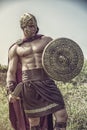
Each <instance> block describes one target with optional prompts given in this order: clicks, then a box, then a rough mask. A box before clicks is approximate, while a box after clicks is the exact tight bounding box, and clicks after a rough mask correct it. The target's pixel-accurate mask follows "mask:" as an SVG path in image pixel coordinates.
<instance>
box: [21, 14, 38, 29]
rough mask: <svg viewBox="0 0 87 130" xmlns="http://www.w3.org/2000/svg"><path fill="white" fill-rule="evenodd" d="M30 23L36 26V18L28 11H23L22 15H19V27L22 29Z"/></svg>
mask: <svg viewBox="0 0 87 130" xmlns="http://www.w3.org/2000/svg"><path fill="white" fill-rule="evenodd" d="M32 24H33V25H36V26H37V20H36V18H35V16H34V15H32V14H30V13H24V15H23V16H21V19H20V26H21V28H22V29H23V28H24V27H26V26H27V25H32Z"/></svg>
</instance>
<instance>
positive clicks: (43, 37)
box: [41, 36, 53, 43]
mask: <svg viewBox="0 0 87 130" xmlns="http://www.w3.org/2000/svg"><path fill="white" fill-rule="evenodd" d="M41 39H42V40H43V41H44V42H46V43H49V42H50V41H52V40H53V39H52V38H51V37H49V36H42V38H41Z"/></svg>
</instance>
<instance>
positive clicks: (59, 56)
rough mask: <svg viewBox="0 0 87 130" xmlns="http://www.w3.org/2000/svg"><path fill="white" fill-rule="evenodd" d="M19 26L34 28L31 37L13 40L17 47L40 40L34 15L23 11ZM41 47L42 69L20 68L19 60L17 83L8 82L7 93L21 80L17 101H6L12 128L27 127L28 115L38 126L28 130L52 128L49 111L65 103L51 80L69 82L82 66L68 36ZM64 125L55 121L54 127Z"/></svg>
mask: <svg viewBox="0 0 87 130" xmlns="http://www.w3.org/2000/svg"><path fill="white" fill-rule="evenodd" d="M20 25H21V28H22V29H24V28H25V27H27V26H28V25H29V26H32V25H34V26H35V27H36V28H37V31H36V35H35V36H34V37H32V38H26V39H21V40H19V41H17V42H16V43H15V44H17V45H18V46H21V45H22V44H24V43H25V42H28V43H29V42H31V41H33V40H36V39H40V38H41V37H42V36H43V35H37V32H38V30H39V28H38V26H37V21H36V18H35V17H34V16H33V15H32V14H29V13H26V14H24V16H23V17H22V18H21V20H20ZM27 31H28V30H27ZM13 45H14V44H13ZM44 50H45V51H44V53H43V56H42V64H43V59H44V64H43V68H38V69H32V70H25V71H22V69H21V63H20V60H19V61H18V66H17V73H16V81H17V83H16V84H15V83H14V82H10V83H9V86H8V94H9V93H11V94H12V93H13V92H14V91H15V90H18V89H16V88H18V87H17V84H18V85H19V84H20V83H21V92H20V95H18V96H19V97H20V100H16V101H15V102H13V103H11V102H9V117H10V121H11V124H12V126H13V128H14V129H15V130H30V124H29V121H28V118H29V117H31V118H35V117H40V125H39V126H34V127H32V128H31V130H53V120H52V113H54V112H56V111H58V110H61V109H64V108H65V104H64V100H63V97H62V94H61V92H60V90H59V89H58V88H57V86H56V84H55V82H54V81H53V80H52V79H55V80H60V81H64V82H66V81H69V80H70V79H72V78H74V77H75V76H76V75H77V74H78V73H79V72H80V70H81V68H82V65H83V54H82V51H81V49H80V48H79V46H78V45H77V44H76V43H75V42H74V41H72V40H70V39H67V38H61V39H56V40H54V41H52V43H49V44H48V45H47V47H46V49H44ZM80 59H81V60H80ZM50 65H51V66H50ZM48 75H49V76H48ZM15 92H17V91H15ZM17 93H18V92H17ZM65 127H66V122H56V123H55V128H56V130H60V128H65Z"/></svg>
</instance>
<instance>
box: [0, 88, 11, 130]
mask: <svg viewBox="0 0 87 130" xmlns="http://www.w3.org/2000/svg"><path fill="white" fill-rule="evenodd" d="M0 130H12V128H11V126H10V122H9V120H8V101H7V97H6V91H5V88H4V87H3V86H0Z"/></svg>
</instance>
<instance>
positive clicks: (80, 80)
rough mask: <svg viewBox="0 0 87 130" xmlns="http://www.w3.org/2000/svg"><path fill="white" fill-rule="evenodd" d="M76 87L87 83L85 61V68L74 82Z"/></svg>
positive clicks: (86, 65) (86, 64)
mask: <svg viewBox="0 0 87 130" xmlns="http://www.w3.org/2000/svg"><path fill="white" fill-rule="evenodd" d="M71 82H72V83H73V84H74V85H77V84H78V85H80V84H82V83H87V60H84V65H83V68H82V70H81V72H80V74H79V75H78V76H76V77H75V78H74V79H73V80H72V81H71Z"/></svg>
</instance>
